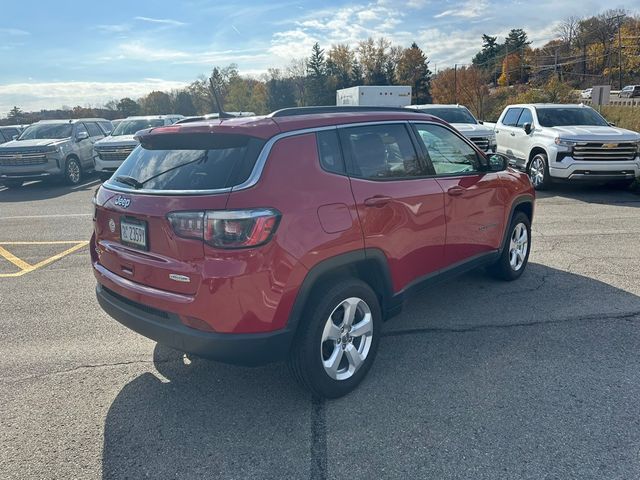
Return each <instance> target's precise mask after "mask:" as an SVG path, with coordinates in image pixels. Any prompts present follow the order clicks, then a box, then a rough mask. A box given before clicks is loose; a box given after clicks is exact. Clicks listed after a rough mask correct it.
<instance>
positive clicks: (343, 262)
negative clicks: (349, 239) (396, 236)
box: [287, 249, 393, 330]
mask: <svg viewBox="0 0 640 480" xmlns="http://www.w3.org/2000/svg"><path fill="white" fill-rule="evenodd" d="M345 277H352V278H356V279H358V280H361V281H363V282H365V283H366V284H367V285H369V286H370V287H371V288H372V290H373V291H374V292H375V293H376V295H377V296H378V300H379V302H380V307H381V309H382V312H383V317H385V318H386V317H387V313H386V312H387V310H388V309H389V306H390V304H391V299H392V297H393V289H392V283H391V273H390V270H389V265H388V262H387V259H386V256H385V255H384V253H383V252H382V251H380V250H378V249H365V250H357V251H352V252H347V253H343V254H340V255H337V256H335V257H331V258H328V259H326V260H323V261H321V262H320V263H318V264H316V265H314V266H313V267H312V268H311V269H310V270H309V272H308V273H307V275H306V276H305V279H304V280H303V282H302V285H301V286H300V288H299V289H298V293H297V295H296V299H295V301H294V304H293V307H292V309H291V313H290V315H289V321H288V322H287V328H289V329H292V330H297V329H298V327H299V326H300V322H301V318H302V316H303V315H302V314H303V312H304V309H305V307H306V306H307V304H308V302H309V301H310V300H311V299H312V298H313V295H315V294H317V293H318V292H319V291H322V290H323V288H324V287H325V286H327V285H331V284H332V283H334V282H335V281H336V280H337V279H339V278H345Z"/></svg>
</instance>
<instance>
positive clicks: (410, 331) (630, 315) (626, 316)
mask: <svg viewBox="0 0 640 480" xmlns="http://www.w3.org/2000/svg"><path fill="white" fill-rule="evenodd" d="M636 317H638V319H639V320H640V310H638V311H634V312H626V313H620V314H617V315H583V316H579V317H567V318H563V319H552V320H539V321H534V322H520V323H507V324H484V325H472V326H466V327H460V328H440V327H422V328H405V329H398V330H389V331H387V332H384V333H383V334H382V336H383V337H400V336H403V335H415V334H418V335H419V334H424V333H469V332H480V331H483V330H492V329H496V330H501V329H510V328H526V327H537V326H543V325H554V324H562V323H572V322H588V321H597V320H632V319H635V318H636Z"/></svg>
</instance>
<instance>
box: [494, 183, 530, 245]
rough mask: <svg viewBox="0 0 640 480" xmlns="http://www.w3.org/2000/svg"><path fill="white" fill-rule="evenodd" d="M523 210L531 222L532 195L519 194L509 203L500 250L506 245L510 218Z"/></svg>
mask: <svg viewBox="0 0 640 480" xmlns="http://www.w3.org/2000/svg"><path fill="white" fill-rule="evenodd" d="M518 212H523V213H524V214H525V215H527V217H528V218H529V222H533V212H534V197H533V195H529V194H527V195H519V196H518V197H516V198H515V199H514V201H513V202H512V203H511V209H510V211H509V216H508V217H507V219H506V222H505V225H504V233H503V237H502V244H501V247H500V252H502V251H503V250H504V249H505V247H506V246H507V242H508V241H509V226H510V225H511V220H512V219H513V217H514V216H515V215H516V214H517V213H518Z"/></svg>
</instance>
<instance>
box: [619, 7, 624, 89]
mask: <svg viewBox="0 0 640 480" xmlns="http://www.w3.org/2000/svg"><path fill="white" fill-rule="evenodd" d="M622 17H624V14H623V15H618V17H617V18H618V87H619V88H620V90H622V34H621V30H622Z"/></svg>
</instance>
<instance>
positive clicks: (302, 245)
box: [91, 107, 534, 397]
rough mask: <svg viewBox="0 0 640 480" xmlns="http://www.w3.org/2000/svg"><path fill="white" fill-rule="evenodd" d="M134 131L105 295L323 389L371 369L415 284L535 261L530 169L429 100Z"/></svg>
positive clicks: (124, 308) (99, 239)
mask: <svg viewBox="0 0 640 480" xmlns="http://www.w3.org/2000/svg"><path fill="white" fill-rule="evenodd" d="M138 139H139V141H140V146H138V147H137V148H136V149H135V150H134V151H133V152H132V153H131V155H130V156H129V157H128V158H127V159H126V161H125V162H124V163H123V164H122V166H121V167H120V168H119V169H118V170H117V171H116V173H115V174H114V176H113V177H112V178H111V179H110V180H108V181H107V182H106V183H104V184H103V185H102V186H101V187H100V189H99V190H98V191H97V193H96V196H95V199H94V203H95V216H94V224H95V225H94V228H95V231H94V234H93V237H92V239H91V260H92V264H93V271H94V273H95V276H96V278H97V280H98V285H97V296H98V301H99V302H100V305H101V306H102V308H103V309H104V310H105V311H106V312H107V313H108V314H109V315H111V316H112V317H114V318H115V319H116V320H118V321H119V322H120V323H122V324H124V325H125V326H127V327H129V328H131V329H132V330H135V331H136V332H138V333H140V334H142V335H145V336H147V337H149V338H151V339H153V340H156V341H157V342H160V343H162V344H165V345H168V346H170V347H173V348H175V349H178V350H180V351H183V352H187V353H190V354H194V355H198V356H203V357H208V358H212V359H215V360H220V361H224V362H229V363H236V364H242V365H258V364H262V363H266V362H270V361H277V360H285V359H286V360H288V362H289V364H290V366H291V370H292V372H293V374H294V376H295V377H296V378H297V380H299V381H300V382H301V383H302V385H304V386H305V387H307V388H308V389H309V390H310V391H311V392H312V393H313V394H315V395H317V396H321V397H339V396H341V395H344V394H346V393H348V392H349V391H351V390H352V389H353V388H354V387H355V386H356V385H357V384H358V383H359V382H360V381H361V380H362V379H363V377H364V376H365V375H366V374H367V371H368V370H369V368H370V367H371V364H372V362H373V360H374V357H375V355H376V351H377V349H378V343H379V341H380V337H381V334H382V322H383V320H385V319H387V318H389V317H390V316H392V315H393V314H395V313H397V312H398V311H399V310H400V309H401V307H402V304H403V300H405V299H406V298H407V296H408V294H409V293H411V292H415V291H418V290H420V289H421V288H422V287H424V286H425V285H426V284H428V283H429V282H433V281H435V280H438V279H442V278H445V277H449V276H451V275H453V274H457V273H460V272H463V271H465V270H469V269H471V268H476V267H479V266H483V265H484V266H488V267H489V268H490V270H491V271H493V272H494V273H495V274H496V275H498V276H500V277H502V278H504V279H506V280H514V279H516V278H518V277H519V276H520V275H521V274H522V272H523V270H524V269H525V267H526V265H527V260H528V256H529V250H530V246H531V228H530V226H531V220H532V217H533V209H534V191H533V189H532V187H531V184H530V182H529V179H528V178H527V176H526V175H525V174H523V173H518V172H516V171H514V170H510V169H508V168H507V159H506V158H505V157H502V156H500V155H492V156H490V157H488V156H486V155H485V154H484V153H483V152H481V151H480V150H478V149H477V148H476V146H475V145H474V144H473V143H471V142H470V141H469V140H467V139H466V138H465V137H464V136H462V135H461V134H460V133H458V132H457V131H456V130H455V129H453V128H452V127H450V126H449V125H448V124H446V123H444V122H442V121H441V120H439V119H437V118H435V117H432V116H430V115H427V114H424V113H419V112H415V111H410V110H406V109H381V108H378V109H376V108H362V107H351V108H345V107H307V108H293V109H284V110H279V111H276V112H274V113H272V114H270V115H267V116H263V117H245V118H233V119H221V120H218V119H216V120H210V121H205V122H197V123H190V124H184V125H173V126H165V127H158V128H154V129H152V130H150V131H143V132H139V135H138Z"/></svg>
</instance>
